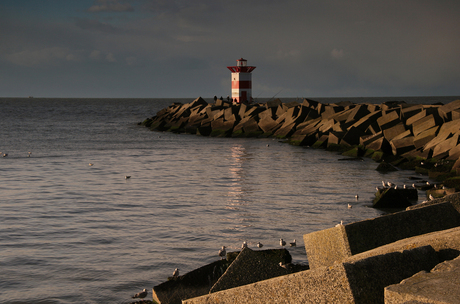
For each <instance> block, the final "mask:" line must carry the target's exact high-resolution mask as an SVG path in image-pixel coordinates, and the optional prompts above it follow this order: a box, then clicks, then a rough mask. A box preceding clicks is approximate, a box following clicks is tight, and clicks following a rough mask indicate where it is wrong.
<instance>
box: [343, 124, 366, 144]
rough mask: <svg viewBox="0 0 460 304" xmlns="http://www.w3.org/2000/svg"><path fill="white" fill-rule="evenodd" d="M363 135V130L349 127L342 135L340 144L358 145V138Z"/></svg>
mask: <svg viewBox="0 0 460 304" xmlns="http://www.w3.org/2000/svg"><path fill="white" fill-rule="evenodd" d="M363 135H364V132H363V131H361V130H360V129H358V128H354V127H351V128H350V129H349V130H348V131H347V132H346V133H345V134H344V135H343V137H342V140H341V141H340V144H342V145H346V146H353V145H359V138H360V137H361V136H363Z"/></svg>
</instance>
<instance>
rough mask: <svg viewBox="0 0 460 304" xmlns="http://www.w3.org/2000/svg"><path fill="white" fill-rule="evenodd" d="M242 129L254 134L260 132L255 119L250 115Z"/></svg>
mask: <svg viewBox="0 0 460 304" xmlns="http://www.w3.org/2000/svg"><path fill="white" fill-rule="evenodd" d="M243 131H244V133H246V134H254V133H258V132H260V131H261V130H260V128H259V124H258V123H257V121H256V120H255V119H254V118H253V117H251V118H250V119H249V120H248V121H247V122H246V123H245V124H244V125H243Z"/></svg>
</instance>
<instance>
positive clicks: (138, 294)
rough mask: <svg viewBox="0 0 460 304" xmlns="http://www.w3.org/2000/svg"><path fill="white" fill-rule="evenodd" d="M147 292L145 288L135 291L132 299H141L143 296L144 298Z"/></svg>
mask: <svg viewBox="0 0 460 304" xmlns="http://www.w3.org/2000/svg"><path fill="white" fill-rule="evenodd" d="M147 293H148V292H147V289H144V290H143V291H141V292H138V293H136V294H135V295H134V296H133V299H135V298H139V299H143V298H145V297H146V296H147Z"/></svg>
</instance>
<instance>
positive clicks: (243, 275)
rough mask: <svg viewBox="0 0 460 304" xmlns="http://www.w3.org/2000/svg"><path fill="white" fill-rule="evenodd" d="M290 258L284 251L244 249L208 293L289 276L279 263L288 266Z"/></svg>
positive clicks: (287, 271)
mask: <svg viewBox="0 0 460 304" xmlns="http://www.w3.org/2000/svg"><path fill="white" fill-rule="evenodd" d="M291 262H292V257H291V255H290V254H289V251H287V250H286V249H268V250H259V251H253V250H251V249H249V248H244V249H243V250H242V251H241V252H240V254H238V256H237V258H236V259H235V260H234V261H233V262H232V264H231V265H230V266H229V267H228V269H227V270H226V271H225V273H224V274H223V275H222V276H221V277H220V278H219V280H218V281H217V282H216V283H215V284H214V286H212V288H211V290H210V291H209V293H214V292H218V291H221V290H225V289H230V288H235V287H238V286H242V285H247V284H251V283H255V282H259V281H263V280H267V279H271V278H274V277H278V276H282V275H286V274H289V273H290V271H289V270H287V269H285V268H283V267H280V265H279V263H283V264H288V263H291Z"/></svg>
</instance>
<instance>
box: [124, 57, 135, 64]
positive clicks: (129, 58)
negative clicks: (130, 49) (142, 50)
mask: <svg viewBox="0 0 460 304" xmlns="http://www.w3.org/2000/svg"><path fill="white" fill-rule="evenodd" d="M136 61H137V58H136V57H134V56H129V57H127V58H126V64H127V65H134V64H135V63H136Z"/></svg>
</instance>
